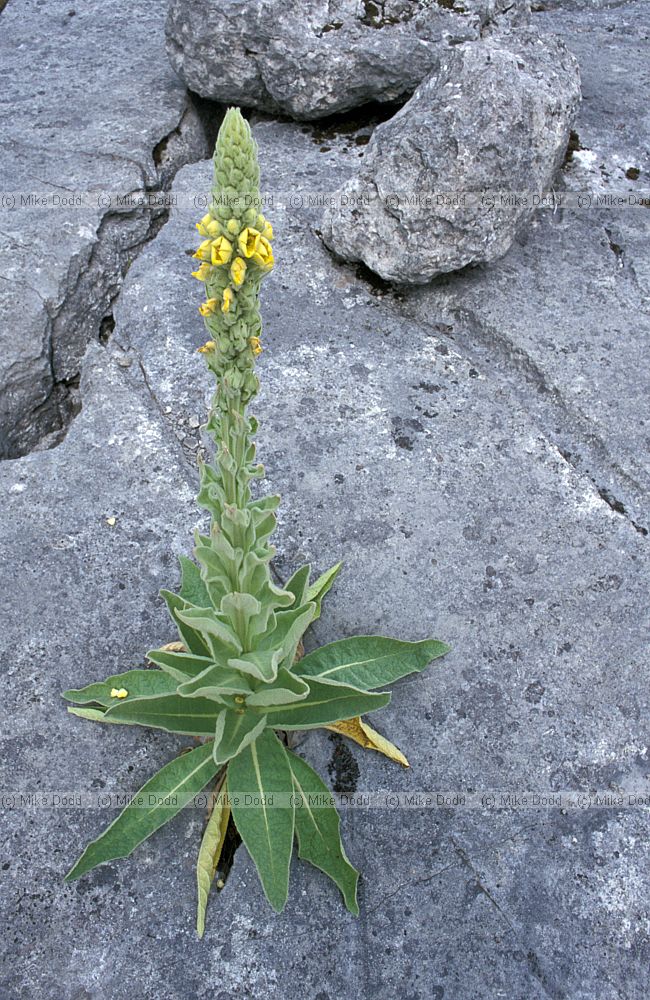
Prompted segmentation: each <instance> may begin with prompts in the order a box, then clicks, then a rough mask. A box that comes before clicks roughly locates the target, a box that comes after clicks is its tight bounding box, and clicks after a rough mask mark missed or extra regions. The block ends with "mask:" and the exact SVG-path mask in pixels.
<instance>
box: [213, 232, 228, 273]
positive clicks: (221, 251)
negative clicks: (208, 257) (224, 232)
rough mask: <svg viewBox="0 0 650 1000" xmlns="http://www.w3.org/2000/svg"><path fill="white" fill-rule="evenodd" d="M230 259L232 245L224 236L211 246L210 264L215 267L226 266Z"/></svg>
mask: <svg viewBox="0 0 650 1000" xmlns="http://www.w3.org/2000/svg"><path fill="white" fill-rule="evenodd" d="M231 257H232V243H231V242H230V240H227V239H226V237H225V236H220V237H219V238H218V239H216V240H214V242H213V244H212V263H213V264H215V265H216V266H217V267H218V266H219V265H220V264H227V263H228V261H229V260H230V258H231Z"/></svg>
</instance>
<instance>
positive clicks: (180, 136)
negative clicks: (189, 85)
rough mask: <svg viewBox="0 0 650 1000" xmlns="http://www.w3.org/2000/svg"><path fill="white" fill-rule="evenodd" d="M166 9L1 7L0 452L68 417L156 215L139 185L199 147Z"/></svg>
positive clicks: (162, 178)
mask: <svg viewBox="0 0 650 1000" xmlns="http://www.w3.org/2000/svg"><path fill="white" fill-rule="evenodd" d="M163 9H164V4H163V3H162V0H155V2H154V3H152V4H147V5H145V6H140V7H138V8H137V9H135V8H134V7H133V4H131V3H130V2H128V0H119V2H117V3H112V4H109V5H107V4H102V3H98V2H96V0H83V2H81V3H77V4H75V5H71V4H70V3H63V2H61V0H55V2H52V3H49V4H48V5H47V8H44V7H43V5H42V4H40V3H37V2H26V3H20V4H19V3H10V4H9V5H8V6H7V7H6V9H5V10H3V12H2V21H1V22H0V28H1V31H0V67H1V68H0V123H1V124H0V150H1V155H0V190H1V191H2V193H3V198H2V203H1V205H0V222H1V227H2V232H3V239H2V249H1V250H0V345H1V347H0V458H3V457H7V456H8V455H16V454H21V453H23V452H25V451H26V450H29V449H30V448H32V447H34V446H35V445H37V444H38V442H39V441H41V440H43V439H45V440H44V442H43V443H45V444H46V443H47V441H48V435H49V434H51V433H52V434H53V435H54V439H56V436H57V434H58V435H60V432H61V431H62V430H63V429H64V428H65V426H66V424H67V422H68V420H69V418H70V416H71V415H72V414H73V413H74V412H75V411H76V409H77V405H78V392H77V384H78V375H79V368H80V362H81V358H82V357H83V354H84V352H85V348H86V345H87V343H88V341H89V340H90V339H91V338H93V337H94V338H96V337H97V336H98V334H99V330H100V324H101V322H102V319H103V318H104V317H108V316H109V315H110V312H111V305H112V302H113V300H114V298H115V296H116V294H117V292H118V290H119V287H120V284H121V280H122V276H123V274H124V272H125V271H126V269H127V267H128V266H129V264H130V262H131V260H132V259H133V257H134V256H135V254H136V253H137V250H138V248H139V247H140V246H141V245H142V243H143V242H144V241H145V240H146V239H147V238H148V237H149V236H150V235H151V233H152V232H153V231H154V227H155V222H156V219H157V218H158V217H160V215H161V208H160V206H158V205H156V204H148V203H147V200H146V195H147V193H151V192H153V191H155V190H157V189H160V188H161V186H163V184H164V183H165V182H166V181H167V180H168V179H169V176H170V174H171V175H173V172H174V170H175V169H176V167H177V166H178V165H179V164H180V163H184V162H187V161H188V159H195V158H197V157H198V156H200V155H205V152H206V144H205V139H204V136H203V129H202V127H201V124H200V121H199V119H198V116H197V114H196V112H195V111H194V110H193V109H192V108H191V107H189V105H188V99H187V95H186V93H185V91H184V88H183V87H182V86H181V84H180V83H179V81H178V79H177V78H176V77H175V75H174V74H173V73H172V72H171V70H170V69H169V68H168V67H167V64H166V60H165V58H164V53H163V32H162V24H161V19H162V16H163ZM107 67H109V68H107ZM36 68H37V71H36ZM107 74H108V75H109V77H110V85H108V84H107V83H105V82H104V83H102V82H100V79H101V78H102V77H103V76H106V75H107ZM154 151H156V157H155V158H154ZM156 161H157V162H156ZM138 194H139V195H142V196H145V203H144V205H140V204H138V203H137V200H136V196H137V195H138ZM34 195H36V200H33V198H31V197H30V196H34ZM80 195H84V201H83V204H82V205H81V206H79V205H78V204H77V202H76V201H75V200H74V199H75V197H77V198H78V197H79V196H80ZM118 195H122V196H127V195H133V196H134V200H133V202H132V203H131V204H128V203H127V204H122V205H118V204H117V203H116V196H118ZM48 197H49V198H50V202H49V203H45V204H44V203H43V200H42V199H44V198H45V199H47V198H48ZM55 198H56V199H61V202H57V203H54V204H52V200H53V199H55Z"/></svg>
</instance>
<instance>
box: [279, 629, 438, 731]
mask: <svg viewBox="0 0 650 1000" xmlns="http://www.w3.org/2000/svg"><path fill="white" fill-rule="evenodd" d="M448 652H449V646H446V645H445V643H444V642H438V641H437V640H436V639H424V640H423V641H422V642H401V641H400V640H399V639H386V638H384V637H383V636H379V635H359V636H355V637H353V638H351V639H339V640H338V642H331V643H330V644H329V645H328V646H321V648H320V649H316V650H314V652H313V653H309V654H308V655H307V656H305V657H303V659H302V660H300V661H299V662H298V663H297V664H296V666H295V671H296V673H297V674H299V675H300V676H301V677H318V678H320V680H323V681H336V682H337V683H339V682H341V683H343V684H352V685H353V686H354V687H357V688H360V689H361V690H363V691H369V690H371V689H373V688H380V687H385V686H386V685H387V684H392V683H393V682H394V681H397V680H399V679H400V677H406V675H407V674H412V673H415V672H416V671H418V670H424V668H425V667H426V666H428V664H429V663H430V662H431V660H435V659H436V658H437V657H439V656H444V654H445V653H448ZM350 714H351V715H360V714H361V713H360V712H352V713H350Z"/></svg>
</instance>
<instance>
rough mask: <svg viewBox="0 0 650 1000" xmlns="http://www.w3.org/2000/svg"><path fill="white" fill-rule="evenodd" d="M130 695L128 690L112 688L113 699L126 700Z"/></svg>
mask: <svg viewBox="0 0 650 1000" xmlns="http://www.w3.org/2000/svg"><path fill="white" fill-rule="evenodd" d="M128 693H129V692H128V691H127V690H126V688H111V698H126V696H127V695H128Z"/></svg>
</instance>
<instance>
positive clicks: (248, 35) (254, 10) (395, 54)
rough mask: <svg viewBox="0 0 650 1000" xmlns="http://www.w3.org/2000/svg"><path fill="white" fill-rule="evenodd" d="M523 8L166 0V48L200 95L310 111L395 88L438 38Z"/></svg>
mask: <svg viewBox="0 0 650 1000" xmlns="http://www.w3.org/2000/svg"><path fill="white" fill-rule="evenodd" d="M528 14H529V3H528V0H514V2H508V0H463V3H462V4H461V3H455V2H453V0H439V2H434V3H432V2H430V0H385V2H380V3H372V2H364V3H360V2H358V0H335V2H334V3H332V2H330V0H328V2H325V0H289V2H287V0H207V2H206V0H173V2H172V3H171V4H170V7H169V16H168V18H167V26H166V32H167V51H168V54H169V58H170V61H171V64H172V66H173V67H174V69H175V70H176V71H177V73H179V74H180V76H181V77H182V78H183V80H185V82H186V83H187V85H188V87H190V88H191V89H192V90H193V91H195V92H196V93H197V94H201V95H202V96H203V97H209V98H212V99H213V100H216V101H223V102H226V103H236V104H243V105H245V106H248V107H253V108H259V109H261V110H264V111H272V112H282V113H284V114H289V115H291V116H292V117H294V118H299V119H313V118H322V117H324V116H326V115H331V114H334V113H335V112H341V111H347V110H349V109H350V108H355V107H358V106H360V105H362V104H367V103H369V102H372V101H380V102H387V101H388V102H390V101H396V100H398V99H400V98H403V97H404V96H405V95H408V94H409V93H412V91H413V90H415V88H416V87H417V85H418V84H419V83H420V81H421V80H422V79H424V77H425V76H428V74H429V73H431V72H432V71H433V70H434V69H435V68H436V66H437V65H438V60H439V58H440V56H441V54H442V53H443V52H444V51H445V50H446V49H447V47H448V46H450V45H457V44H458V43H459V42H462V41H466V40H468V39H475V38H479V37H480V36H481V35H482V34H484V33H485V32H487V31H489V30H490V29H491V28H493V27H494V26H497V25H499V26H500V25H505V24H521V23H524V22H525V21H526V19H527V17H528Z"/></svg>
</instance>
